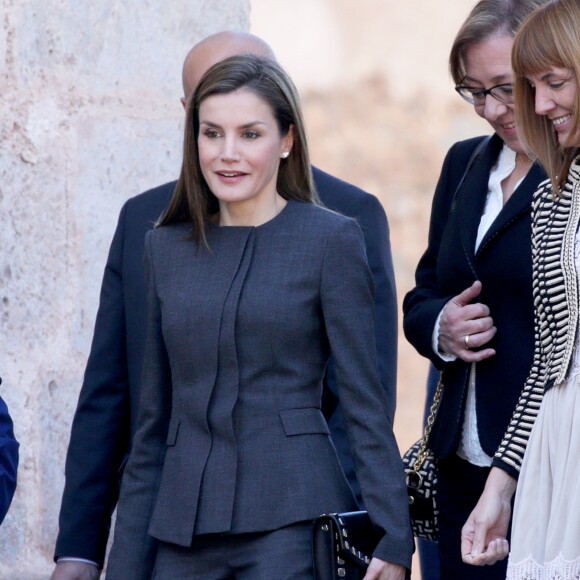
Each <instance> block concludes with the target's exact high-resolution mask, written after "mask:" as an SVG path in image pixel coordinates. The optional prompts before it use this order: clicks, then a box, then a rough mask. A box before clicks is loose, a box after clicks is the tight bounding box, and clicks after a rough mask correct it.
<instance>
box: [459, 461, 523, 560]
mask: <svg viewBox="0 0 580 580" xmlns="http://www.w3.org/2000/svg"><path fill="white" fill-rule="evenodd" d="M515 490H516V480H515V479H514V478H513V477H511V476H510V475H508V474H507V473H506V472H505V471H503V470H502V469H498V468H497V467H494V468H492V470H491V471H490V473H489V475H488V477H487V482H486V484H485V489H484V490H483V493H482V494H481V497H480V498H479V501H478V502H477V505H476V506H475V508H474V510H473V511H472V512H471V514H470V516H469V518H468V519H467V522H466V523H465V525H464V526H463V529H462V530H461V557H462V558H463V561H464V562H465V563H466V564H472V565H473V566H484V565H486V564H495V563H496V562H497V561H498V560H503V559H504V558H505V557H506V556H507V555H508V553H509V544H508V541H507V532H508V526H509V522H510V516H511V509H512V508H511V500H512V497H513V495H514V492H515Z"/></svg>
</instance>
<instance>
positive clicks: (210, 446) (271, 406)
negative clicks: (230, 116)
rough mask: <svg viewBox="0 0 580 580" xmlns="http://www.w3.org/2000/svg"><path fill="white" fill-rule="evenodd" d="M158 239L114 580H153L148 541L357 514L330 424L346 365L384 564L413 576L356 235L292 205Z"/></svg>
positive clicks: (169, 230) (151, 261)
mask: <svg viewBox="0 0 580 580" xmlns="http://www.w3.org/2000/svg"><path fill="white" fill-rule="evenodd" d="M189 230H190V227H189V226H188V225H186V224H184V225H181V226H170V227H164V228H158V229H156V230H153V231H151V232H149V233H148V234H147V238H146V243H145V257H146V270H147V278H148V284H149V306H148V309H149V319H148V332H147V339H146V350H145V364H144V369H143V379H142V381H143V382H142V393H141V401H140V410H139V419H138V428H137V432H136V435H135V440H134V445H133V450H132V453H131V455H130V458H129V462H128V464H127V468H126V472H125V476H124V479H123V486H122V489H121V497H120V502H119V508H118V515H117V523H116V529H115V538H114V542H113V547H112V550H111V555H110V558H109V567H108V574H107V577H108V578H109V579H113V580H114V579H116V578H119V579H121V578H123V579H126V578H135V579H137V578H139V579H140V578H149V577H150V575H151V573H152V569H153V565H154V560H155V548H154V545H153V543H152V542H151V540H150V537H151V536H152V537H154V538H156V539H158V540H161V541H165V542H171V543H174V544H177V545H181V546H189V545H191V542H192V537H193V536H194V535H196V534H207V533H224V532H225V533H243V532H257V531H268V530H275V529H278V528H280V527H282V526H285V525H288V524H291V523H294V522H299V521H305V520H310V519H313V518H315V517H316V516H318V515H319V514H321V513H323V512H335V511H345V510H352V509H356V502H355V500H354V497H353V495H352V492H351V490H350V488H349V486H348V483H347V481H346V479H345V477H344V474H343V472H342V469H341V467H340V464H339V462H338V460H337V457H336V452H335V450H334V447H333V445H332V443H331V441H330V438H329V433H328V427H327V425H326V422H325V420H324V417H323V415H322V413H321V411H320V400H321V392H322V379H323V375H324V371H325V367H326V364H327V361H328V358H329V356H330V354H331V353H332V355H333V357H334V359H335V361H336V373H337V382H338V385H339V396H340V399H341V404H342V406H343V409H344V410H345V414H346V419H347V428H348V430H349V437H350V439H351V442H352V449H353V455H354V459H355V465H356V469H357V476H358V478H359V482H360V485H361V489H362V495H363V500H364V501H365V504H366V506H367V509H368V510H369V514H370V516H371V518H372V519H373V522H374V523H375V524H376V526H377V527H378V528H379V529H380V530H381V531H382V532H384V537H383V539H382V540H381V542H380V543H379V546H378V547H377V549H376V551H375V556H377V557H379V558H381V559H383V560H387V561H390V562H393V563H398V564H401V565H403V566H406V567H408V568H410V564H411V555H412V549H413V544H412V536H411V532H410V528H409V514H408V507H407V499H406V492H405V486H404V481H403V471H402V464H401V461H400V457H399V452H398V449H397V445H396V442H395V438H394V435H393V432H392V429H391V426H390V421H389V418H388V417H387V411H386V410H387V401H386V396H385V392H384V390H383V389H382V387H381V384H380V380H379V375H378V370H377V361H376V348H375V342H374V341H375V333H374V318H373V316H374V306H373V289H372V276H371V273H370V271H369V268H368V266H367V262H366V257H365V251H364V244H363V238H362V233H361V231H360V228H359V227H358V225H357V224H356V222H355V221H354V220H352V219H350V218H345V217H343V216H340V215H337V214H334V213H333V212H330V211H328V210H326V209H323V208H320V207H317V206H314V205H311V204H305V203H300V202H297V201H290V202H288V204H287V205H286V207H285V208H284V210H283V211H282V212H281V213H280V214H279V215H278V216H277V217H275V218H274V219H272V220H271V221H269V222H267V223H266V224H263V225H261V226H259V227H216V226H209V227H208V241H209V246H210V250H206V249H201V248H199V249H196V246H195V244H194V242H192V241H190V240H187V239H186V237H187V234H188V233H189Z"/></svg>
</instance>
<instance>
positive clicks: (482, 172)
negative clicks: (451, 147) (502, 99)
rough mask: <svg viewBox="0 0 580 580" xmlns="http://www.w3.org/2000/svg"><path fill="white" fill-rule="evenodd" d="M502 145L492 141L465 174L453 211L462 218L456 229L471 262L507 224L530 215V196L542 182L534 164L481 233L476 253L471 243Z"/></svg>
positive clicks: (494, 137) (542, 175)
mask: <svg viewBox="0 0 580 580" xmlns="http://www.w3.org/2000/svg"><path fill="white" fill-rule="evenodd" d="M503 145H504V143H503V141H502V140H501V139H500V138H499V137H498V136H497V135H494V136H493V137H492V139H491V140H490V142H489V144H488V145H487V147H485V149H484V150H483V151H482V153H481V155H479V157H478V158H477V159H475V161H474V162H473V165H472V167H471V169H470V171H469V174H468V175H467V176H466V178H465V180H464V182H463V184H462V185H461V187H460V188H459V191H458V192H457V204H456V207H455V211H460V212H461V214H462V216H463V219H462V220H461V221H460V225H459V230H460V237H461V242H462V244H463V247H464V249H465V251H466V252H467V254H468V255H469V256H470V257H472V258H476V257H477V256H479V255H480V254H481V252H482V250H483V249H484V248H485V247H486V246H487V245H488V244H489V243H491V242H492V241H493V239H494V238H496V237H497V235H498V234H499V233H500V231H501V230H503V229H505V228H506V227H509V224H510V223H512V222H513V221H514V220H516V219H517V218H518V217H520V216H521V215H523V214H526V213H530V212H531V204H532V197H533V194H534V192H535V191H536V190H537V189H538V185H539V184H540V183H541V182H542V181H543V180H544V179H545V174H544V172H543V170H542V169H541V167H540V166H539V165H538V164H537V163H534V165H532V167H531V168H530V170H529V171H528V173H527V175H526V176H525V177H524V179H523V180H522V182H521V183H520V184H519V185H518V187H517V188H516V189H515V191H514V192H513V194H512V195H511V197H510V198H509V199H508V201H507V202H506V204H505V205H504V206H503V208H502V210H501V211H500V213H499V214H498V216H497V217H496V219H495V220H494V221H493V223H492V224H491V226H490V227H489V229H488V231H487V232H486V233H485V236H484V237H483V239H482V241H481V243H480V244H479V247H478V249H477V252H476V250H475V241H476V238H477V231H478V228H479V223H480V221H481V215H482V213H483V210H484V207H485V201H486V199H487V191H488V184H489V175H490V172H491V170H492V168H493V166H494V165H495V163H496V162H497V159H498V156H499V154H500V151H501V149H502V147H503Z"/></svg>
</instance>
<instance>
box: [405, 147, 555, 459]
mask: <svg viewBox="0 0 580 580" xmlns="http://www.w3.org/2000/svg"><path fill="white" fill-rule="evenodd" d="M481 139H482V138H481V137H479V138H475V139H470V140H467V141H463V142H460V143H456V144H455V145H454V146H453V147H452V148H451V149H450V151H449V153H448V154H447V157H446V159H445V162H444V164H443V169H442V172H441V176H440V178H439V182H438V184H437V189H436V191H435V196H434V199H433V206H432V211H431V223H430V228H429V243H428V248H427V251H426V252H425V254H423V257H422V258H421V260H420V262H419V265H418V266H417V272H416V287H415V288H414V289H413V290H411V291H410V292H409V293H408V294H407V295H406V296H405V300H404V303H403V311H404V321H403V327H404V331H405V335H406V337H407V339H408V340H409V342H410V343H411V344H412V345H413V346H414V347H415V348H416V349H417V351H418V352H419V353H420V354H422V355H423V356H426V357H427V358H429V359H430V360H431V361H432V362H433V363H434V364H435V366H436V367H437V368H439V369H440V370H441V369H442V370H443V384H444V389H443V399H442V402H441V406H440V408H439V412H438V414H437V419H436V422H435V425H434V427H433V430H432V433H431V437H430V441H429V446H430V447H431V448H432V449H433V451H434V452H435V453H436V454H438V455H439V456H441V457H448V456H450V455H452V454H453V453H455V452H456V450H457V448H458V445H459V441H460V437H461V432H462V426H463V420H464V414H465V399H466V393H467V384H468V376H469V367H470V365H469V364H468V363H464V362H463V361H461V360H456V361H454V362H451V363H444V362H443V361H442V359H441V358H440V357H439V356H437V355H436V354H435V353H434V352H433V348H432V345H431V337H432V333H433V328H434V326H435V321H436V319H437V316H438V315H439V313H440V311H441V310H442V308H443V307H444V306H445V304H446V303H447V302H448V301H449V300H450V299H451V298H453V297H454V296H456V295H457V294H459V293H460V292H462V291H463V290H465V289H466V288H467V287H468V286H470V285H471V284H472V283H473V282H474V281H475V280H480V281H481V283H482V293H481V296H480V298H479V300H480V301H481V302H482V303H483V304H486V305H487V306H489V309H490V311H491V316H492V318H493V321H494V324H495V326H496V327H497V333H496V335H495V337H494V338H493V340H492V341H491V342H490V343H489V345H487V346H490V347H492V348H494V349H495V350H496V354H495V356H493V357H491V358H488V359H486V360H484V361H483V362H480V363H478V364H477V388H476V413H477V425H478V430H479V440H480V442H481V446H482V448H483V450H484V451H485V452H486V453H487V454H488V455H491V456H493V454H494V453H495V451H496V449H497V447H498V445H499V443H500V441H501V438H502V436H503V434H504V432H505V430H506V427H507V425H508V422H509V420H510V418H511V415H512V412H513V410H514V408H515V406H516V403H517V401H518V397H519V395H520V393H521V390H522V388H523V386H524V382H525V380H526V377H527V374H528V372H529V370H530V365H531V362H532V355H533V345H534V310H533V301H532V263H531V222H530V215H531V200H532V195H533V193H534V191H535V190H536V189H537V187H538V184H539V183H540V182H541V181H542V180H544V179H545V175H544V173H543V171H542V170H541V169H540V168H539V167H538V166H536V165H534V166H533V167H532V168H531V169H530V171H529V173H528V175H527V176H526V177H525V179H524V180H523V182H522V183H521V184H520V186H519V187H518V188H517V189H516V190H515V191H514V193H513V194H512V196H511V197H510V199H509V200H508V202H507V203H506V204H505V206H504V207H503V209H502V211H501V212H500V214H499V216H498V217H497V219H496V220H495V221H494V223H493V224H492V225H491V227H490V229H489V231H488V232H487V233H486V235H485V237H484V239H483V240H482V242H481V244H480V246H479V248H478V250H477V252H475V241H476V237H477V229H478V227H479V221H480V218H481V215H482V213H483V210H484V205H485V200H486V197H487V190H488V181H489V174H490V171H491V169H492V167H493V165H494V164H495V163H496V161H497V158H498V155H499V152H500V151H501V148H502V146H503V142H502V141H501V139H499V137H497V136H494V137H493V138H492V139H491V140H490V141H489V143H488V144H487V146H486V147H485V148H484V149H483V151H482V152H481V153H480V154H479V155H478V157H477V159H475V160H474V161H473V164H472V166H471V168H470V170H469V172H468V174H467V175H466V176H465V179H464V181H463V183H462V184H461V186H460V188H459V190H458V191H457V192H456V189H457V187H458V184H459V182H460V180H461V178H462V176H463V174H464V172H465V168H466V166H467V164H468V160H469V158H470V156H471V154H472V152H473V151H474V149H475V147H476V146H477V144H478V143H479V142H480V141H481ZM453 200H454V201H453ZM452 201H453V206H452V207H451V204H452ZM450 208H451V209H450Z"/></svg>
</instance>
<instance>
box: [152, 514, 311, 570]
mask: <svg viewBox="0 0 580 580" xmlns="http://www.w3.org/2000/svg"><path fill="white" fill-rule="evenodd" d="M153 578H154V579H155V580H273V579H274V578H275V579H276V580H313V578H314V572H313V568H312V523H311V522H300V523H297V524H293V525H290V526H286V527H284V528H280V529H279V530H274V531H270V532H257V533H251V534H208V535H203V536H194V538H193V544H192V546H191V547H188V548H184V547H182V546H176V545H174V544H168V543H165V542H160V544H159V548H158V552H157V561H156V563H155V572H154V574H153Z"/></svg>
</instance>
